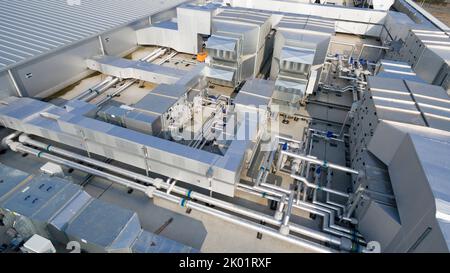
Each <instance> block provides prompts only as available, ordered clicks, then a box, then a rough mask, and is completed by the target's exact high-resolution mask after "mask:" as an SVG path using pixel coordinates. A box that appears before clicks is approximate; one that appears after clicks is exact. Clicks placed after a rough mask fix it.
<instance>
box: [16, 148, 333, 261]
mask: <svg viewBox="0 0 450 273" xmlns="http://www.w3.org/2000/svg"><path fill="white" fill-rule="evenodd" d="M8 145H9V147H10V148H11V149H12V150H13V151H16V152H22V153H28V154H31V155H35V156H37V157H39V158H44V159H47V160H49V161H52V162H55V163H59V164H63V165H65V166H68V167H71V168H74V169H77V170H80V171H83V172H86V173H89V174H92V175H95V176H98V177H102V178H105V179H107V180H109V181H112V182H115V183H117V184H120V185H122V186H125V187H127V188H130V189H133V190H137V191H140V192H143V193H145V194H146V195H148V196H155V197H159V198H162V199H165V200H167V201H171V202H173V203H177V204H180V205H181V206H183V207H186V208H191V209H194V210H197V211H200V212H203V213H205V214H209V215H213V216H215V217H218V218H220V219H222V220H225V221H227V222H231V223H234V224H237V225H240V226H243V227H246V228H249V229H252V230H255V231H257V232H261V233H263V234H266V235H268V236H271V237H274V238H277V239H280V240H283V241H286V242H289V243H292V244H295V245H297V246H300V247H304V248H307V249H309V250H313V251H316V252H323V253H329V252H335V251H334V250H332V249H330V248H327V247H324V246H322V245H320V244H317V243H313V242H310V241H307V240H304V239H301V238H296V237H294V236H292V235H282V234H280V233H279V232H277V231H276V230H274V229H272V228H269V227H265V226H262V225H258V224H255V223H253V222H251V221H248V220H245V219H242V218H239V217H237V216H234V215H231V214H229V213H226V212H222V211H218V210H215V209H212V208H209V207H207V206H204V205H201V204H198V203H195V202H192V201H190V200H186V199H185V198H180V197H176V196H173V195H170V194H168V193H164V192H162V191H158V190H156V188H154V187H152V186H144V185H141V184H138V183H136V182H132V181H129V180H127V179H124V178H121V177H118V176H115V175H111V174H108V173H105V172H102V171H99V170H97V169H94V168H90V167H87V166H84V165H81V164H78V163H75V162H72V161H70V160H65V159H62V158H59V157H56V156H53V155H51V154H48V153H46V152H42V151H39V150H36V149H33V148H30V147H27V146H25V145H23V144H21V143H19V142H14V141H12V140H10V141H8ZM298 231H302V229H299V230H298ZM324 236H325V235H320V236H319V235H316V237H320V238H328V237H324Z"/></svg>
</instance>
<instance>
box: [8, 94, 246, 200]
mask: <svg viewBox="0 0 450 273" xmlns="http://www.w3.org/2000/svg"><path fill="white" fill-rule="evenodd" d="M0 113H1V114H0V116H1V118H0V120H1V122H2V124H3V125H4V126H5V127H8V128H12V129H15V130H18V131H22V132H26V133H29V134H32V135H37V136H41V137H44V138H46V139H50V140H53V141H56V142H58V143H64V144H66V145H69V146H72V147H75V148H78V149H81V150H86V151H89V152H90V153H93V154H98V155H101V156H104V157H107V158H111V159H115V160H118V161H120V162H123V163H126V164H131V165H133V166H136V167H138V168H142V169H146V168H147V166H148V167H149V169H150V171H152V172H156V173H159V174H161V175H165V176H168V177H172V178H174V179H177V180H180V181H185V182H188V183H191V184H193V185H196V186H199V187H202V188H206V189H211V190H213V191H216V192H219V193H222V194H225V195H229V196H234V188H235V185H236V183H237V182H238V181H239V177H240V172H241V170H242V164H241V163H242V162H243V160H244V157H245V154H246V153H247V150H248V149H250V148H251V145H250V144H251V140H249V139H246V138H244V139H233V141H232V143H231V144H230V146H229V147H228V149H227V151H226V153H225V154H224V155H223V156H222V155H217V154H212V153H209V152H206V151H202V150H198V149H194V148H190V147H188V146H185V145H182V144H178V143H175V142H172V141H169V140H165V139H161V138H158V137H154V136H151V135H147V134H142V133H139V132H136V131H133V130H130V129H127V128H122V127H119V126H116V125H113V124H108V123H105V122H102V121H99V120H95V119H92V118H90V117H85V116H83V115H82V114H81V113H76V114H72V112H68V110H67V109H64V108H61V107H57V106H54V105H51V104H49V103H45V102H41V101H37V100H33V99H29V98H20V99H19V98H14V97H11V98H9V99H7V100H4V104H3V105H2V107H0ZM42 113H46V114H44V115H42ZM240 117H241V118H242V120H240V121H239V122H238V123H237V124H239V126H240V127H238V128H237V134H238V135H241V136H242V135H243V136H245V135H246V134H245V133H242V132H241V131H243V132H246V126H249V124H250V123H249V121H248V117H245V115H241V116H240Z"/></svg>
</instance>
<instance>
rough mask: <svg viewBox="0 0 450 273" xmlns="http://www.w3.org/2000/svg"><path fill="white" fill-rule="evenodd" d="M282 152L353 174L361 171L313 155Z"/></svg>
mask: <svg viewBox="0 0 450 273" xmlns="http://www.w3.org/2000/svg"><path fill="white" fill-rule="evenodd" d="M281 153H282V154H285V155H287V156H290V157H294V158H298V159H301V160H305V161H307V162H310V163H313V164H316V165H320V166H323V167H327V168H330V169H335V170H339V171H343V172H348V173H352V174H356V175H357V174H358V173H359V172H358V171H357V170H354V169H351V168H348V167H345V166H341V165H337V164H333V163H329V162H327V161H324V160H320V159H316V158H313V157H311V156H307V155H301V154H294V153H292V152H289V151H281Z"/></svg>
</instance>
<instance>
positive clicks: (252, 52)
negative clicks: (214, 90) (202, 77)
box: [206, 9, 271, 86]
mask: <svg viewBox="0 0 450 273" xmlns="http://www.w3.org/2000/svg"><path fill="white" fill-rule="evenodd" d="M270 30H271V16H270V14H267V13H264V12H256V11H250V10H240V9H224V10H223V11H222V12H220V13H218V14H217V15H216V16H214V17H213V19H212V35H211V37H210V38H209V40H208V41H207V43H206V49H207V51H208V60H207V62H208V63H209V65H210V67H211V68H212V69H219V70H225V71H230V72H232V73H233V74H232V75H233V76H232V77H231V78H229V79H226V80H224V79H221V78H219V79H217V81H218V83H221V84H227V85H231V86H237V85H238V84H239V83H240V82H242V81H243V80H245V79H247V78H251V77H256V76H257V75H258V74H259V72H260V70H261V66H262V65H263V63H264V62H265V60H266V58H267V57H268V56H267V49H266V47H267V46H269V47H270V46H271V43H266V39H267V37H268V35H269V32H270ZM210 79H211V80H212V81H215V78H213V77H211V76H210ZM227 81H228V83H227Z"/></svg>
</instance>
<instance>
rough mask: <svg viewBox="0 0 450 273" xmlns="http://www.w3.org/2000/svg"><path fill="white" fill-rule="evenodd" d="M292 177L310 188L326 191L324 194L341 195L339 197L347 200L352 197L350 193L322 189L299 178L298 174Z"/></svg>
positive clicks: (304, 178) (303, 178) (301, 177)
mask: <svg viewBox="0 0 450 273" xmlns="http://www.w3.org/2000/svg"><path fill="white" fill-rule="evenodd" d="M291 177H292V178H294V179H296V180H298V181H300V182H302V183H304V184H305V185H306V186H307V187H308V188H312V189H317V190H321V191H324V192H327V193H332V194H336V195H339V196H342V197H345V198H349V197H350V195H349V194H348V193H345V192H341V191H338V190H333V189H330V188H327V187H321V186H320V185H318V184H315V183H311V182H309V181H308V179H306V177H303V176H298V175H296V174H291Z"/></svg>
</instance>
